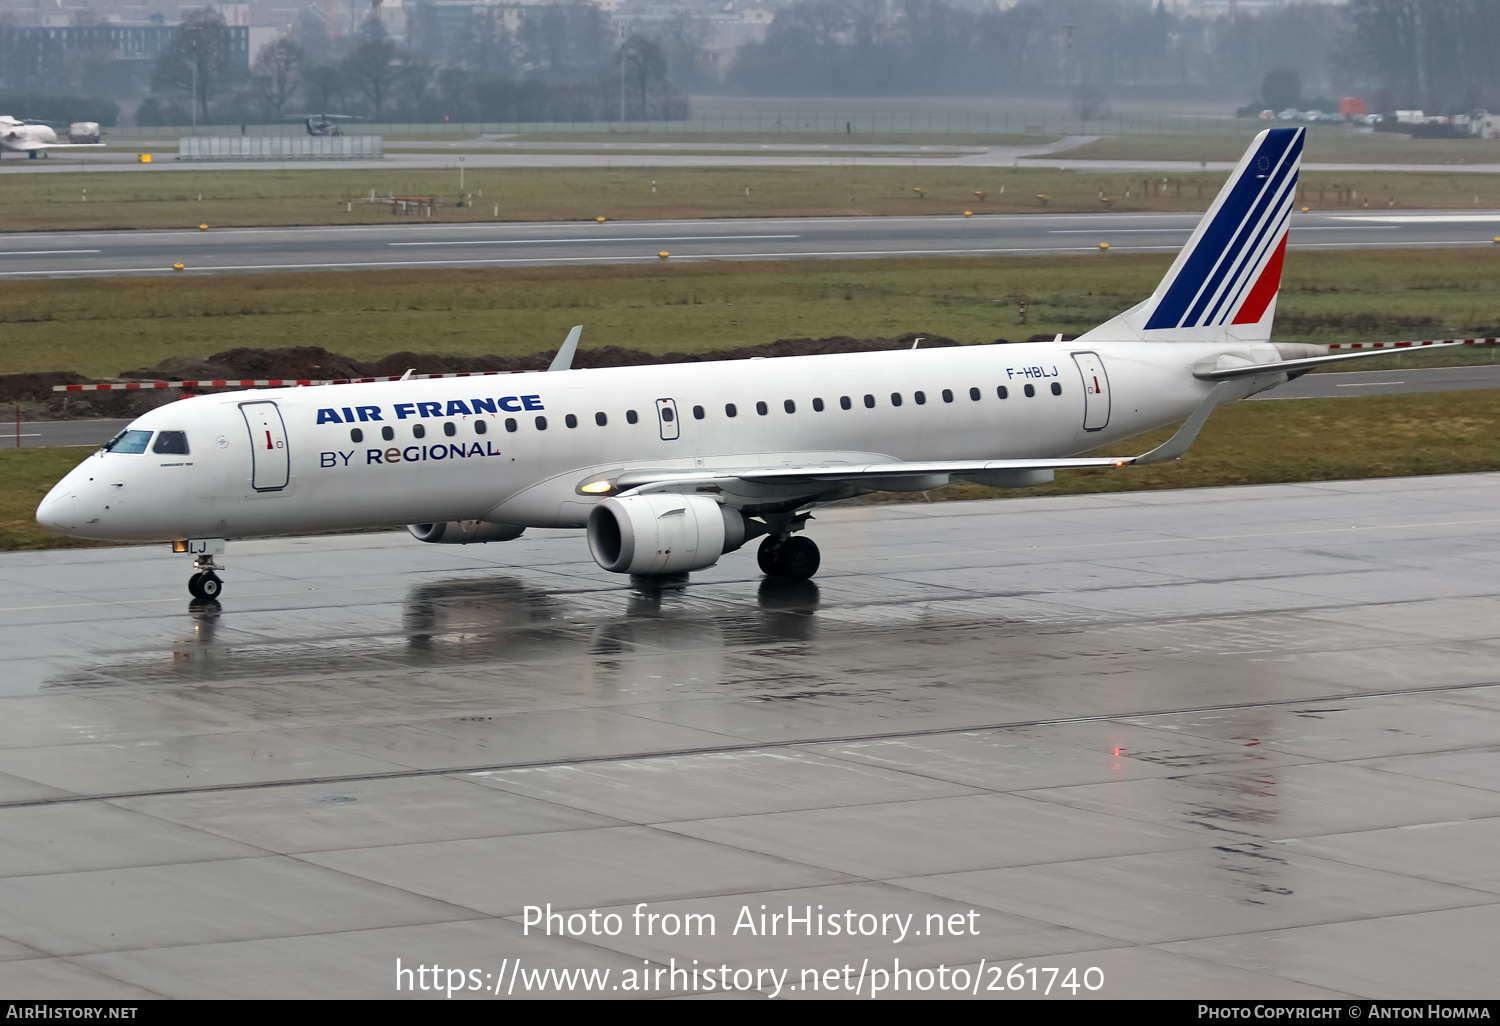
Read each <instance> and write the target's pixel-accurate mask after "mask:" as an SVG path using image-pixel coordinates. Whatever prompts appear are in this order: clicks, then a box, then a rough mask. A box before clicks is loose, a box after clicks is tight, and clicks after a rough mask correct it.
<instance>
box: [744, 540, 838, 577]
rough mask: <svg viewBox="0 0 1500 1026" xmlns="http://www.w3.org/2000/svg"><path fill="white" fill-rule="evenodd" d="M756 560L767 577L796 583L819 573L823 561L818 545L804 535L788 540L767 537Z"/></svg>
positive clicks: (761, 544)
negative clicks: (790, 580)
mask: <svg viewBox="0 0 1500 1026" xmlns="http://www.w3.org/2000/svg"><path fill="white" fill-rule="evenodd" d="M756 559H757V561H759V563H760V568H761V570H762V571H764V572H765V574H766V576H767V577H789V578H791V579H792V580H794V581H805V580H807V579H808V578H809V577H811V576H812V575H813V574H815V573H817V572H818V566H819V564H820V563H822V561H823V557H822V555H821V554H820V553H819V552H818V543H817V542H815V541H813V540H812V539H811V538H808V537H805V536H803V535H792V536H791V537H788V538H778V537H776V536H775V535H769V536H767V538H766V540H765V541H763V542H761V543H760V550H759V552H757V553H756Z"/></svg>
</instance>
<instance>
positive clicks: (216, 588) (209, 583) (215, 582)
mask: <svg viewBox="0 0 1500 1026" xmlns="http://www.w3.org/2000/svg"><path fill="white" fill-rule="evenodd" d="M223 590H224V582H223V581H221V580H219V575H218V574H216V573H214V572H213V571H212V570H210V571H208V573H206V574H204V575H203V579H202V580H200V581H199V582H198V597H199V598H201V599H203V600H204V601H205V602H215V601H217V600H218V598H219V595H220V593H221V592H223Z"/></svg>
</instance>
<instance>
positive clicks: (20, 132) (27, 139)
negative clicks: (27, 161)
mask: <svg viewBox="0 0 1500 1026" xmlns="http://www.w3.org/2000/svg"><path fill="white" fill-rule="evenodd" d="M56 144H57V133H56V132H54V131H53V130H52V129H51V128H50V127H48V126H47V125H28V124H23V123H21V122H19V121H16V120H15V119H14V118H0V146H3V147H4V148H5V149H7V150H14V151H17V152H22V153H24V152H26V151H28V150H34V149H38V148H40V147H43V146H55V145H56Z"/></svg>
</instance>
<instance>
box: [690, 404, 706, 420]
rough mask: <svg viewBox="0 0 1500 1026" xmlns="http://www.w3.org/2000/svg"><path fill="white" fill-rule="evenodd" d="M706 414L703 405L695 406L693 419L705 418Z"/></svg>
mask: <svg viewBox="0 0 1500 1026" xmlns="http://www.w3.org/2000/svg"><path fill="white" fill-rule="evenodd" d="M704 416H705V414H704V412H703V407H701V406H694V407H693V419H694V420H702V419H703V418H704Z"/></svg>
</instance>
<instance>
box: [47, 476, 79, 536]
mask: <svg viewBox="0 0 1500 1026" xmlns="http://www.w3.org/2000/svg"><path fill="white" fill-rule="evenodd" d="M78 509H79V503H78V496H77V494H76V493H75V492H74V489H73V488H72V486H71V484H70V482H69V481H68V480H67V479H66V478H64V479H63V480H61V481H59V482H58V483H57V484H56V485H55V486H54V487H53V489H52V490H51V491H50V492H48V493H47V497H46V498H45V499H43V500H42V504H41V505H40V506H38V507H37V508H36V522H37V523H39V524H41V525H42V526H43V527H46V528H50V529H51V530H54V531H62V532H64V533H66V532H68V531H74V530H77V528H78Z"/></svg>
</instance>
